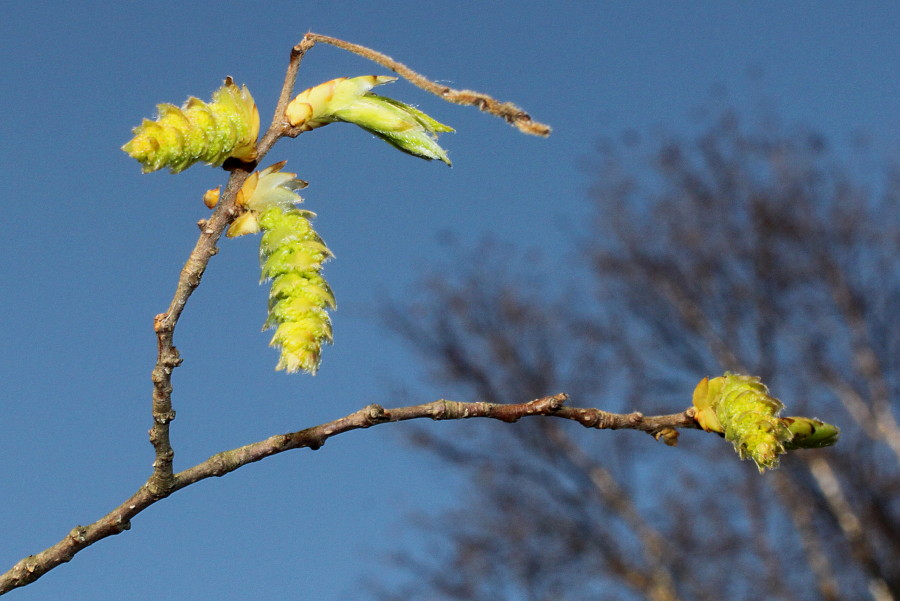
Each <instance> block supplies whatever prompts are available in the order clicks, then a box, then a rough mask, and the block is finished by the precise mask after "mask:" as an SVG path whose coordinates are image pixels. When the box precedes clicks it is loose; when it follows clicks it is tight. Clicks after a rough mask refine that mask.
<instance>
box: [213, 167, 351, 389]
mask: <svg viewBox="0 0 900 601" xmlns="http://www.w3.org/2000/svg"><path fill="white" fill-rule="evenodd" d="M284 164H285V163H284V162H281V163H276V164H275V165H272V166H271V167H267V168H266V169H263V170H262V171H254V172H253V173H252V174H251V175H250V177H249V178H248V179H247V181H246V182H245V183H244V185H243V186H242V188H241V190H240V191H239V192H238V194H237V197H236V204H237V206H238V207H239V208H241V209H242V210H243V213H241V215H239V216H238V217H237V218H236V219H235V220H234V222H232V224H231V226H230V228H229V229H228V232H227V235H228V236H229V237H236V236H243V235H245V234H251V233H256V232H260V231H261V232H262V237H261V239H260V248H259V254H260V263H261V267H262V280H263V281H270V280H271V282H272V287H271V290H270V292H269V315H268V318H267V319H266V322H265V325H264V326H263V329H270V328H275V334H274V336H273V337H272V341H271V342H270V345H271V346H274V347H277V348H279V349H280V350H281V358H280V359H279V361H278V365H277V366H276V367H275V369H283V370H286V371H287V372H289V373H290V372H296V371H301V370H302V371H306V372H309V373H311V374H315V373H316V370H318V368H319V362H320V359H321V355H322V345H323V344H325V343H330V342H331V341H332V335H331V319H330V317H329V316H328V309H334V308H335V301H334V294H333V293H332V292H331V288H330V287H329V286H328V283H327V282H326V281H325V279H324V278H323V277H322V274H321V271H322V264H323V263H324V262H325V261H327V260H328V259H329V258H330V257H331V256H332V255H331V251H329V250H328V247H327V246H325V243H324V242H323V241H322V239H321V238H320V237H319V235H318V234H317V233H316V231H315V230H314V229H313V226H312V219H313V218H314V217H315V214H314V213H312V212H310V211H305V210H301V209H298V208H297V207H296V206H295V205H296V204H297V203H299V202H302V199H301V198H300V196H299V195H298V194H297V190H299V189H301V188H303V187H305V186H306V183H305V182H303V181H301V180H298V179H297V176H296V174H295V173H287V172H283V171H281V169H282V167H284Z"/></svg>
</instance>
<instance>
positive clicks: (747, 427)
mask: <svg viewBox="0 0 900 601" xmlns="http://www.w3.org/2000/svg"><path fill="white" fill-rule="evenodd" d="M693 404H694V409H695V419H696V420H697V423H698V424H700V426H701V427H702V428H703V429H704V430H706V431H707V432H718V433H720V434H723V435H724V436H725V438H726V440H729V441H730V442H731V443H732V444H733V445H734V448H735V450H736V451H737V453H738V455H739V456H740V458H741V459H752V460H753V462H754V463H756V466H757V468H759V471H760V473H762V472H763V471H765V469H766V468H769V469H774V468H776V467H778V463H779V456H780V455H783V454H784V453H785V452H787V451H789V450H794V449H813V448H820V447H826V446H829V445H832V444H834V443H835V442H837V439H838V434H839V430H838V428H837V427H836V426H833V425H831V424H827V423H825V422H823V421H821V420H817V419H812V418H807V417H779V414H780V413H781V411H782V409H784V404H782V402H781V401H779V400H778V399H777V398H775V397H773V396H771V395H770V394H769V389H768V387H766V385H765V384H763V383H762V381H761V380H760V379H759V378H758V377H755V376H746V375H741V374H733V373H730V372H725V375H724V376H721V377H718V378H713V379H709V378H704V379H703V380H701V381H700V383H699V384H698V385H697V387H696V388H695V389H694V398H693Z"/></svg>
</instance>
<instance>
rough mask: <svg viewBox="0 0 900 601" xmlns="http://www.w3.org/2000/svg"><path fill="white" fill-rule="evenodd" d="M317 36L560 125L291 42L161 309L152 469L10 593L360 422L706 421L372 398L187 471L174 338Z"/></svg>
mask: <svg viewBox="0 0 900 601" xmlns="http://www.w3.org/2000/svg"><path fill="white" fill-rule="evenodd" d="M317 42H321V43H326V44H331V45H334V46H337V47H339V48H343V49H345V50H348V51H350V52H354V53H356V54H359V55H361V56H363V57H365V58H368V59H370V60H372V61H375V62H376V63H378V64H381V65H383V66H385V67H387V68H389V69H391V70H393V71H395V72H396V73H398V74H399V75H401V76H403V77H404V78H406V79H408V80H409V81H410V82H411V83H413V84H414V85H416V86H418V87H420V88H422V89H424V90H426V91H429V92H431V93H433V94H435V95H437V96H439V97H441V98H443V99H444V100H447V101H449V102H454V103H457V104H467V105H472V106H477V107H479V108H480V109H481V110H483V111H485V112H488V113H491V114H493V115H497V116H499V117H501V118H503V119H505V120H506V121H508V122H509V123H511V124H512V125H515V126H516V127H518V128H519V129H520V130H521V131H523V132H526V133H530V134H535V135H541V136H546V135H548V134H549V133H550V128H549V127H547V126H546V125H543V124H541V123H537V122H535V121H532V120H531V117H530V116H529V115H528V114H527V113H525V112H524V111H522V110H521V109H519V108H518V107H516V106H515V105H513V104H511V103H508V102H498V101H496V100H494V99H493V98H491V97H490V96H487V95H485V94H481V93H478V92H472V91H469V90H453V89H451V88H448V87H446V86H441V85H438V84H436V83H434V82H432V81H430V80H428V79H427V78H425V77H423V76H422V75H419V74H418V73H416V72H415V71H413V70H411V69H409V68H408V67H406V66H405V65H403V64H401V63H398V62H397V61H395V60H393V59H391V58H390V57H388V56H386V55H384V54H381V53H379V52H375V51H374V50H371V49H369V48H365V47H363V46H359V45H356V44H351V43H349V42H344V41H342V40H337V39H335V38H330V37H327V36H322V35H318V34H313V33H310V34H307V35H306V36H304V38H303V40H302V41H301V42H300V43H299V44H298V45H297V46H295V47H294V48H292V50H291V57H290V61H289V63H288V69H287V73H286V74H285V79H284V84H283V86H282V90H281V94H280V96H279V99H278V105H277V107H276V109H275V116H274V117H273V119H272V123H271V125H270V126H269V128H268V129H267V130H266V132H265V133H264V134H263V136H262V138H261V139H260V141H259V144H258V145H257V155H256V161H255V162H254V163H252V164H245V163H237V164H234V165H229V164H227V163H226V168H228V169H229V170H230V171H231V176H230V177H229V179H228V183H227V185H226V187H225V190H224V191H223V192H222V194H221V196H220V198H219V202H218V204H217V205H216V208H215V211H214V212H213V213H212V215H211V216H210V217H209V219H206V220H203V221H201V222H200V223H199V224H198V225H199V226H200V236H199V238H198V240H197V243H196V244H195V246H194V249H193V250H192V251H191V254H190V256H189V257H188V260H187V262H186V263H185V265H184V267H183V268H182V270H181V273H180V275H179V278H178V284H177V286H176V289H175V293H174V295H173V298H172V301H171V303H170V304H169V307H168V309H167V311H166V312H165V313H161V314H159V315H157V316H156V318H155V320H154V330H155V332H156V336H157V361H156V365H155V367H154V369H153V373H152V379H153V403H152V415H153V426H152V428H151V429H150V442H151V443H152V445H153V448H154V452H155V461H154V463H153V472H152V474H151V475H150V477H149V478H148V480H147V482H146V483H144V484H143V485H142V486H141V487H140V488H139V489H138V490H137V491H136V492H135V493H134V494H132V495H131V496H130V497H129V498H128V499H127V500H126V501H125V502H124V503H122V504H121V505H119V506H118V507H116V508H115V509H113V510H112V511H111V512H110V513H108V514H107V515H106V516H104V517H102V518H101V519H99V520H97V521H96V522H94V523H93V524H90V525H88V526H77V527H75V528H74V529H73V530H72V531H71V532H70V533H69V534H68V535H67V536H66V537H65V538H63V539H62V540H61V541H59V542H58V543H56V544H55V545H53V546H51V547H49V548H47V549H45V550H44V551H41V552H40V553H37V554H36V555H29V556H28V557H26V558H25V559H22V560H21V561H19V562H18V563H16V564H15V565H14V566H13V567H12V568H10V570H9V571H7V572H6V573H5V574H2V575H0V595H2V594H3V593H6V592H8V591H10V590H12V589H14V588H18V587H21V586H25V585H27V584H30V583H32V582H34V581H36V580H37V579H38V578H40V577H41V576H42V575H43V574H45V573H46V572H48V571H50V570H52V569H53V568H55V567H57V566H59V565H60V564H62V563H65V562H68V561H70V560H71V559H72V558H73V557H74V556H75V555H76V554H77V553H78V552H79V551H81V550H83V549H85V548H86V547H88V546H90V545H92V544H93V543H95V542H97V541H99V540H102V539H104V538H106V537H108V536H112V535H114V534H119V533H121V532H123V531H125V530H127V529H129V528H130V520H131V519H132V518H133V517H135V516H136V515H138V514H139V513H140V512H142V511H143V510H144V509H146V508H147V507H149V506H151V505H153V504H154V503H156V502H157V501H160V500H162V499H164V498H166V497H168V496H169V495H171V494H172V493H174V492H175V491H177V490H180V489H182V488H184V487H186V486H188V485H190V484H193V483H194V482H197V481H199V480H203V479H205V478H209V477H212V476H221V475H224V474H226V473H228V472H230V471H233V470H235V469H237V468H239V467H241V466H243V465H246V464H248V463H252V462H254V461H259V460H261V459H263V458H265V457H268V456H270V455H274V454H277V453H281V452H284V451H287V450H291V449H298V448H303V447H309V448H313V449H315V448H318V447H320V446H321V445H322V444H324V442H325V440H327V439H328V438H330V437H331V436H334V435H336V434H340V433H342V432H347V431H350V430H355V429H358V428H367V427H369V426H373V425H375V424H379V423H385V422H393V421H404V420H409V419H418V418H426V417H427V418H431V419H436V420H449V419H463V418H468V417H485V418H491V419H499V420H502V421H506V422H512V421H516V420H517V419H519V418H521V417H526V416H536V415H544V416H554V417H564V418H567V419H572V420H575V421H578V422H580V423H582V425H585V426H586V427H594V428H600V429H603V428H632V429H638V430H643V431H646V432H649V433H651V434H653V435H654V436H656V437H657V438H659V437H660V436H663V437H665V438H666V440H667V442H671V440H672V436H671V433H672V432H674V430H673V428H676V427H696V424H695V422H694V421H693V418H692V415H691V414H690V413H689V412H685V413H682V414H676V415H673V416H659V417H647V418H645V417H643V416H641V415H640V414H637V413H634V414H628V415H618V414H613V413H606V412H603V411H600V410H597V409H572V408H568V407H563V406H562V405H563V402H564V401H565V399H566V397H565V395H557V396H554V397H546V398H544V399H538V400H535V401H531V402H528V403H521V404H518V405H502V404H493V403H456V402H451V401H443V400H442V401H435V402H434V403H428V404H425V405H416V406H414V407H402V408H399V409H391V410H386V409H383V408H382V407H380V406H378V405H370V406H368V407H366V408H364V409H361V410H360V411H357V412H355V413H353V414H350V415H348V416H346V417H343V418H340V419H337V420H335V421H332V422H328V423H326V424H322V425H319V426H316V427H314V428H308V429H305V430H300V431H298V432H294V433H291V434H284V435H279V436H272V437H270V438H268V439H266V440H263V441H260V442H256V443H253V444H250V445H246V446H244V447H240V448H237V449H234V450H231V451H225V452H223V453H219V454H217V455H214V456H213V457H211V458H210V459H208V460H207V461H204V462H203V463H200V464H198V465H196V466H194V467H192V468H189V469H187V470H185V471H183V472H181V473H177V474H176V473H174V470H173V462H174V455H175V453H174V450H173V448H172V445H171V443H170V438H169V424H170V422H171V421H172V420H173V419H174V418H175V411H174V409H173V407H172V371H173V370H174V368H175V367H177V366H178V365H180V364H181V358H180V356H179V353H178V350H177V349H176V348H175V345H174V340H173V339H174V332H175V327H176V325H177V323H178V320H179V318H180V316H181V313H182V311H183V310H184V308H185V306H186V305H187V302H188V300H189V299H190V296H191V294H192V293H193V292H194V290H196V289H197V287H198V286H199V285H200V280H201V278H202V276H203V273H204V272H205V271H206V267H207V265H208V264H209V261H210V259H211V258H212V257H213V256H214V255H215V254H216V253H217V252H218V248H217V246H216V244H217V242H218V240H219V238H220V237H221V236H222V233H223V232H224V231H225V228H227V227H228V225H229V224H230V223H231V222H232V221H233V220H234V218H235V216H236V215H237V211H236V208H235V197H236V195H237V192H238V191H239V190H240V189H241V186H242V185H243V183H244V181H245V180H246V179H247V177H248V176H249V174H250V173H251V171H252V170H253V169H254V168H255V167H256V164H257V163H258V162H259V161H260V160H261V159H262V158H263V157H264V156H265V155H266V154H267V153H268V152H269V150H271V148H272V146H273V145H274V144H275V143H276V142H277V141H278V140H279V139H280V138H281V137H283V136H285V135H286V134H287V133H288V131H289V130H290V126H289V124H287V123H285V120H284V111H285V107H286V106H287V104H288V102H289V100H290V97H291V94H292V92H293V89H294V84H295V82H296V78H297V73H298V71H299V68H300V63H301V61H302V59H303V56H304V55H305V54H306V52H307V51H308V50H309V49H310V48H312V47H313V46H314V45H315V44H316V43H317Z"/></svg>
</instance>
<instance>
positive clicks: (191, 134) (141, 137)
mask: <svg viewBox="0 0 900 601" xmlns="http://www.w3.org/2000/svg"><path fill="white" fill-rule="evenodd" d="M157 109H158V111H159V115H158V117H157V119H156V120H155V121H151V120H149V119H145V120H144V121H143V123H141V124H140V125H139V126H137V127H136V128H134V131H133V132H132V133H133V134H134V137H133V138H132V139H131V140H130V141H128V142H127V143H126V144H125V145H124V146H122V150H124V151H125V152H126V153H127V154H128V155H129V156H130V157H131V158H133V159H135V160H136V161H138V162H139V163H141V165H143V171H144V173H149V172H151V171H156V170H158V169H162V168H163V167H168V168H169V171H171V172H172V173H179V172H181V171H184V170H185V169H187V168H188V167H190V166H191V165H193V164H194V163H198V162H203V163H208V164H209V165H213V166H219V165H221V164H222V163H224V162H225V160H226V159H229V158H232V157H233V158H236V159H239V160H241V161H245V162H250V161H253V160H254V159H255V158H256V138H257V136H258V135H259V110H257V108H256V103H255V102H254V100H253V97H252V96H251V95H250V91H249V90H248V89H247V86H243V87H238V86H237V85H236V84H235V83H234V81H233V80H232V79H231V78H230V77H228V78H226V79H225V84H224V85H223V86H222V87H221V88H219V89H218V90H216V91H215V92H213V97H212V101H211V102H209V103H206V102H203V101H202V100H200V99H199V98H189V99H188V100H187V102H185V103H184V105H183V106H182V107H181V108H179V107H177V106H175V105H173V104H160V105H158V107H157Z"/></svg>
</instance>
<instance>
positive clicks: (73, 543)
mask: <svg viewBox="0 0 900 601" xmlns="http://www.w3.org/2000/svg"><path fill="white" fill-rule="evenodd" d="M566 399H567V397H566V395H564V394H558V395H554V396H549V397H543V398H540V399H535V400H533V401H528V402H526V403H517V404H502V403H484V402H478V403H463V402H457V401H447V400H443V399H442V400H438V401H434V402H431V403H426V404H423V405H414V406H410V407H399V408H396V409H385V408H383V407H381V406H380V405H369V406H367V407H364V408H362V409H360V410H359V411H356V412H354V413H351V414H350V415H347V416H345V417H342V418H339V419H336V420H334V421H331V422H328V423H325V424H321V425H318V426H314V427H312V428H306V429H304V430H299V431H297V432H292V433H289V434H279V435H276V436H271V437H269V438H267V439H265V440H261V441H259V442H255V443H252V444H248V445H245V446H242V447H238V448H236V449H232V450H230V451H224V452H222V453H218V454H216V455H213V456H212V457H210V458H209V459H207V460H206V461H204V462H202V463H200V464H198V465H195V466H194V467H191V468H188V469H186V470H184V471H183V472H180V473H178V474H174V475H173V476H172V485H171V486H170V487H167V488H165V489H161V490H152V489H151V488H150V487H149V486H148V485H144V486H141V488H139V489H138V490H137V491H136V492H135V493H134V494H133V495H132V496H131V497H129V498H128V499H127V500H126V501H125V502H124V503H122V504H121V505H119V506H118V507H116V508H115V509H113V510H112V511H111V512H109V513H108V514H107V515H105V516H104V517H102V518H100V519H99V520H97V521H96V522H94V523H93V524H90V525H89V526H77V527H75V528H74V529H73V530H72V531H71V532H70V533H69V534H68V535H67V536H66V537H65V538H63V539H62V540H61V541H59V542H58V543H56V544H55V545H53V546H52V547H49V548H47V549H45V550H44V551H41V552H40V553H37V554H36V555H29V556H28V557H26V558H25V559H22V560H21V561H19V562H18V563H16V564H15V565H14V566H13V567H12V568H11V569H10V570H9V571H7V572H6V573H5V574H2V575H0V595H2V594H3V593H6V592H9V591H10V590H12V589H14V588H18V587H21V586H25V585H27V584H30V583H32V582H34V581H35V580H37V579H38V578H40V577H41V576H42V575H43V574H45V573H47V572H48V571H50V570H52V569H53V568H55V567H57V566H59V565H60V564H62V563H65V562H67V561H70V560H71V559H72V558H73V557H74V556H75V555H76V554H77V553H78V552H79V551H82V550H83V549H85V548H87V547H89V546H90V545H92V544H94V543H96V542H97V541H100V540H102V539H104V538H107V537H109V536H113V535H115V534H120V533H121V532H124V531H125V530H128V529H129V528H130V527H131V520H132V519H133V518H134V517H135V516H137V515H138V514H139V513H141V512H142V511H144V510H145V509H147V508H148V507H150V506H151V505H153V504H154V503H156V502H158V501H160V500H162V499H164V498H166V497H168V496H169V495H171V494H172V493H174V492H176V491H178V490H181V489H182V488H185V487H187V486H190V485H191V484H194V483H196V482H199V481H200V480H205V479H207V478H211V477H214V476H224V475H225V474H227V473H229V472H233V471H234V470H236V469H238V468H240V467H243V466H245V465H247V464H249V463H253V462H256V461H260V460H262V459H265V458H266V457H269V456H271V455H277V454H279V453H283V452H285V451H290V450H292V449H302V448H310V449H318V448H319V447H321V446H322V445H323V444H325V441H327V440H328V439H329V438H331V437H332V436H337V435H338V434H342V433H344V432H349V431H351V430H358V429H360V428H369V427H371V426H376V425H378V424H384V423H389V422H400V421H407V420H412V419H433V420H439V421H443V420H459V419H468V418H479V417H480V418H488V419H496V420H499V421H503V422H508V423H511V422H515V421H518V420H519V419H521V418H524V417H538V416H541V417H559V418H563V419H568V420H572V421H576V422H578V423H580V424H581V425H583V426H585V427H587V428H596V429H599V430H604V429H632V430H640V431H643V432H647V433H649V434H651V435H653V436H654V437H656V438H659V437H660V434H661V433H663V432H674V429H675V428H697V427H698V426H697V423H696V422H695V421H694V418H693V411H692V410H690V409H689V410H687V411H684V412H682V413H676V414H673V415H659V416H648V417H645V416H643V415H641V414H640V413H626V414H619V413H609V412H607V411H602V410H600V409H587V408H578V407H566V406H564V403H565V401H566ZM663 437H664V438H665V439H666V441H667V443H669V444H671V442H670V441H671V435H664V436H663Z"/></svg>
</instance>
